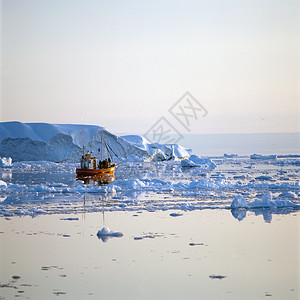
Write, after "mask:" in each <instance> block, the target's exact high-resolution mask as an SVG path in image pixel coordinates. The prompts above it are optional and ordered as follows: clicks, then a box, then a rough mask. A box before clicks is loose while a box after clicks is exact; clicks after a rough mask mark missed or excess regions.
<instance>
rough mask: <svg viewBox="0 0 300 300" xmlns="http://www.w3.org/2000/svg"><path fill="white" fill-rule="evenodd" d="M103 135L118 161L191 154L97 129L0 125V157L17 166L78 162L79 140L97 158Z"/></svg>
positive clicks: (14, 123) (15, 123) (157, 159)
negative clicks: (10, 160) (26, 163)
mask: <svg viewBox="0 0 300 300" xmlns="http://www.w3.org/2000/svg"><path fill="white" fill-rule="evenodd" d="M102 134H103V136H104V139H105V141H106V143H107V144H108V145H109V146H110V149H109V150H110V152H111V154H112V155H113V156H114V157H115V158H116V159H119V160H120V161H122V160H127V158H128V159H129V160H130V161H145V160H149V161H162V160H170V159H174V160H176V159H184V158H188V157H189V156H190V154H191V151H190V150H188V149H185V148H183V147H182V146H180V145H176V144H157V143H155V144H152V143H150V142H148V141H147V140H146V139H145V138H144V137H142V136H138V135H131V136H123V137H119V136H117V135H114V134H112V133H110V132H108V131H107V130H105V129H103V128H102V127H100V126H96V125H77V124H49V123H21V122H1V123H0V156H2V157H11V158H12V160H13V161H16V162H17V161H52V162H63V161H70V162H77V161H78V160H79V158H80V156H81V155H82V147H83V138H82V136H84V142H85V146H86V148H87V149H88V150H89V151H91V152H92V153H93V154H94V155H97V153H98V152H99V150H101V146H102V145H101V138H102ZM2 164H3V162H2Z"/></svg>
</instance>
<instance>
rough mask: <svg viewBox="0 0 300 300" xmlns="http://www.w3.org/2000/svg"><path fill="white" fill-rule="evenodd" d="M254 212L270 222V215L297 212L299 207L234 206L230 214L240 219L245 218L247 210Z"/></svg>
mask: <svg viewBox="0 0 300 300" xmlns="http://www.w3.org/2000/svg"><path fill="white" fill-rule="evenodd" d="M248 211H249V212H252V213H254V215H255V216H260V215H262V216H263V219H264V221H265V222H266V223H271V222H272V216H273V215H288V214H290V213H292V212H297V211H299V209H296V208H289V207H285V208H255V209H248V210H246V209H244V208H235V209H231V214H232V216H233V217H234V218H236V219H237V220H239V221H242V220H244V219H245V218H246V216H247V212H248Z"/></svg>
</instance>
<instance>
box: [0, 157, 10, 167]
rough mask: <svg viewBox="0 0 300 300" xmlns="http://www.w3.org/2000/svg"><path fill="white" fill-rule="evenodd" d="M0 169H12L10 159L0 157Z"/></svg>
mask: <svg viewBox="0 0 300 300" xmlns="http://www.w3.org/2000/svg"><path fill="white" fill-rule="evenodd" d="M0 167H1V168H8V167H12V159H11V157H0Z"/></svg>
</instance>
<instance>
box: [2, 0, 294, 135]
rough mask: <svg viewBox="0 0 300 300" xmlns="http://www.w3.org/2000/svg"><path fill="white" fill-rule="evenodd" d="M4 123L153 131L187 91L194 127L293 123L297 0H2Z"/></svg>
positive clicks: (267, 128)
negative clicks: (197, 106)
mask: <svg viewBox="0 0 300 300" xmlns="http://www.w3.org/2000/svg"><path fill="white" fill-rule="evenodd" d="M1 6H2V7H1V22H2V23H1V59H2V64H1V70H2V72H1V115H0V117H1V121H12V120H18V121H22V122H51V123H79V124H80V123H85V124H97V125H101V126H105V127H106V128H107V129H108V130H110V131H112V132H119V133H121V132H124V133H125V132H126V133H139V134H143V133H144V132H146V131H147V130H148V129H149V128H150V127H151V126H152V125H153V124H154V123H155V122H156V121H157V120H158V119H159V118H160V117H162V116H165V117H166V118H167V119H168V120H169V121H170V122H171V123H172V124H173V125H174V126H175V127H176V128H177V129H178V130H179V131H181V132H182V133H186V132H185V131H184V129H183V128H180V124H179V123H178V124H177V123H176V122H177V121H176V120H173V119H172V116H171V115H170V113H169V112H168V109H169V108H170V107H171V106H172V105H173V104H174V103H175V102H176V101H177V100H178V99H179V98H180V97H181V96H182V95H183V94H184V93H185V92H186V91H189V92H190V93H191V94H192V95H193V96H194V97H195V98H196V99H197V100H198V102H199V103H201V105H202V106H203V107H205V109H206V110H207V111H208V114H207V115H206V116H205V117H199V118H198V120H197V121H195V120H194V122H193V123H192V125H191V128H190V129H191V131H190V133H226V132H237V133H238V132H240V133H243V132H245V133H246V132H295V131H299V130H300V127H299V121H298V119H299V114H300V107H299V105H300V104H299V102H300V87H299V83H300V67H299V65H300V59H299V58H300V8H299V6H300V5H299V1H296V0H295V1H293V0H281V1H278V0H269V1H267V0H228V1H225V0H223V1H221V0H212V1H203V0H194V1H188V0H187V1H186V0H185V1H176V0H175V1H174V0H172V1H171V0H170V1H141V0H139V1H138V0H137V1H131V0H128V1H120V0H119V1H116V0H115V1H101V0H2V1H1Z"/></svg>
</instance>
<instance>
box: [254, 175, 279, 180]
mask: <svg viewBox="0 0 300 300" xmlns="http://www.w3.org/2000/svg"><path fill="white" fill-rule="evenodd" d="M255 179H256V180H262V181H263V180H274V179H273V177H272V176H268V175H261V176H257V177H255Z"/></svg>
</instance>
